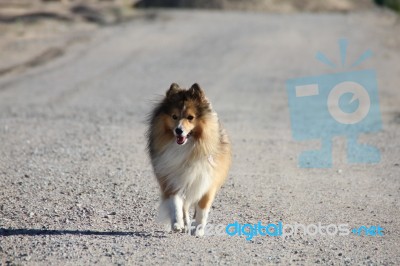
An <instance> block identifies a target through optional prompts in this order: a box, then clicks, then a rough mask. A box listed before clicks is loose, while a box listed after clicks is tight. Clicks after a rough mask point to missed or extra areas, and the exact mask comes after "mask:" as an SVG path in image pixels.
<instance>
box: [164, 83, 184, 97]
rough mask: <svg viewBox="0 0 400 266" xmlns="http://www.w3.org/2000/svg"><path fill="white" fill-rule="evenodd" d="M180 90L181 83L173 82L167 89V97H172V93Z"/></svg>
mask: <svg viewBox="0 0 400 266" xmlns="http://www.w3.org/2000/svg"><path fill="white" fill-rule="evenodd" d="M179 91H181V88H180V87H179V85H178V84H176V83H172V84H171V86H170V87H169V90H168V91H167V94H166V96H167V98H170V97H171V96H172V95H174V94H176V93H178V92H179Z"/></svg>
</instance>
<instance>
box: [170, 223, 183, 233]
mask: <svg viewBox="0 0 400 266" xmlns="http://www.w3.org/2000/svg"><path fill="white" fill-rule="evenodd" d="M172 230H174V231H175V232H183V230H184V226H183V225H181V224H179V223H174V225H173V226H172Z"/></svg>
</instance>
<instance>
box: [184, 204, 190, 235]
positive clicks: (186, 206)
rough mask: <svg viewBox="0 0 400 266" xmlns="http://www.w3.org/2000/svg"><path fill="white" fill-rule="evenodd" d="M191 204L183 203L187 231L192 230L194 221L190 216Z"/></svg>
mask: <svg viewBox="0 0 400 266" xmlns="http://www.w3.org/2000/svg"><path fill="white" fill-rule="evenodd" d="M189 208H190V205H189V204H187V203H184V204H183V220H184V222H185V233H187V232H189V231H190V230H191V225H192V221H191V219H190V216H189Z"/></svg>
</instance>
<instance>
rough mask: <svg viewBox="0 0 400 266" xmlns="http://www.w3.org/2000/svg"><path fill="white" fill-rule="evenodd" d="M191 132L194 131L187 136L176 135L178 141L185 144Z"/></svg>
mask: <svg viewBox="0 0 400 266" xmlns="http://www.w3.org/2000/svg"><path fill="white" fill-rule="evenodd" d="M191 134H192V132H190V133H189V134H187V135H186V136H176V143H178V144H179V145H183V144H185V143H186V141H187V139H188V138H189V137H190V135H191Z"/></svg>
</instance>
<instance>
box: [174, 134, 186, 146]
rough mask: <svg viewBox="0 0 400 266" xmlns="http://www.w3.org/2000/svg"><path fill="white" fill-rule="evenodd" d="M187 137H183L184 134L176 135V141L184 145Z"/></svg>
mask: <svg viewBox="0 0 400 266" xmlns="http://www.w3.org/2000/svg"><path fill="white" fill-rule="evenodd" d="M185 140H186V137H182V136H178V137H176V143H178V144H179V145H182V144H183V143H185Z"/></svg>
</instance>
